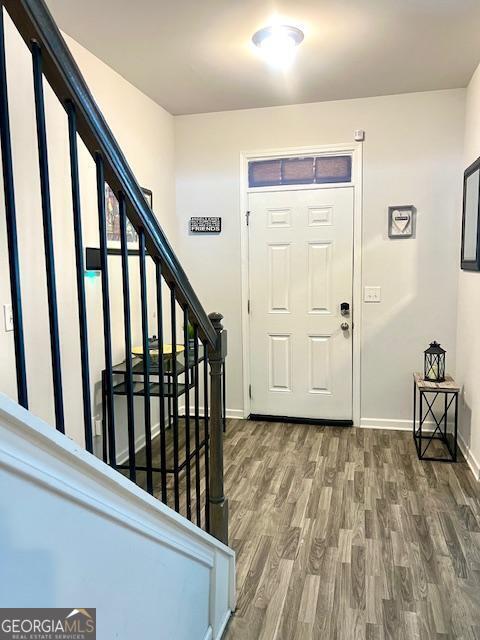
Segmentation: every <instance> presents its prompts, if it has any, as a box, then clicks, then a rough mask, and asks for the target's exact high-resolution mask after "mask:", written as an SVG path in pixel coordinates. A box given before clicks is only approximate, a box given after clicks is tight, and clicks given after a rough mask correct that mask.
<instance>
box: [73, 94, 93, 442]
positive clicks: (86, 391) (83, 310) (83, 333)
mask: <svg viewBox="0 0 480 640" xmlns="http://www.w3.org/2000/svg"><path fill="white" fill-rule="evenodd" d="M67 114H68V135H69V140H70V175H71V180H72V208H73V232H74V237H75V263H76V269H77V274H76V275H77V300H78V324H79V331H80V357H81V366H82V392H83V419H84V427H85V448H86V449H87V451H90V453H92V452H93V435H92V409H91V404H90V367H89V358H88V329H87V305H86V301H85V274H84V270H85V267H84V259H83V235H82V218H81V207H80V186H79V173H78V148H77V114H76V112H75V107H74V106H73V104H72V103H71V102H68V103H67Z"/></svg>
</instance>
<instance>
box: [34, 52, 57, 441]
mask: <svg viewBox="0 0 480 640" xmlns="http://www.w3.org/2000/svg"><path fill="white" fill-rule="evenodd" d="M32 59H33V84H34V91H35V116H36V124H37V142H38V164H39V170H40V190H41V196H42V216H43V240H44V246H45V267H46V276H47V294H48V318H49V324H50V349H51V358H52V374H53V396H54V404H55V423H56V427H57V429H58V431H61V432H62V433H64V432H65V419H64V413H63V387H62V367H61V361H60V339H59V331H58V308H57V285H56V278H55V258H54V250H53V229H52V210H51V202H50V178H49V171H48V151H47V132H46V128H45V101H44V95H43V74H42V51H41V49H40V47H39V45H38V44H37V43H36V42H32Z"/></svg>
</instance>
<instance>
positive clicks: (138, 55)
mask: <svg viewBox="0 0 480 640" xmlns="http://www.w3.org/2000/svg"><path fill="white" fill-rule="evenodd" d="M47 2H48V4H49V6H50V8H51V10H52V12H53V14H54V16H55V18H56V20H57V22H58V24H59V25H60V27H61V28H62V29H63V30H64V31H66V32H67V33H68V34H69V35H71V36H72V37H73V38H75V39H76V40H77V41H78V42H80V43H81V44H83V45H84V46H85V47H86V48H87V49H89V50H90V51H92V52H93V53H94V54H96V55H97V56H98V57H99V58H101V59H102V60H104V61H105V62H106V63H107V64H109V65H110V66H111V67H113V68H114V69H115V70H116V71H118V72H119V73H120V74H121V75H122V76H124V77H125V78H127V79H128V80H129V81H130V82H132V84H134V85H135V86H137V87H138V88H139V89H141V90H142V91H143V92H144V93H146V94H147V95H149V96H150V97H151V98H153V99H154V100H155V101H156V102H158V103H159V104H161V105H162V106H163V107H165V108H166V109H167V110H168V111H170V112H171V113H173V114H185V113H200V112H206V111H223V110H226V109H245V108H251V107H265V106H272V105H281V104H294V103H302V102H316V101H322V100H336V99H343V98H357V97H365V96H375V95H386V94H392V93H404V92H409V91H427V90H431V89H446V88H454V87H464V86H466V85H467V84H468V81H469V79H470V77H471V75H472V73H473V71H474V69H475V67H476V66H477V64H478V62H479V60H480V0H135V1H132V0H47ZM275 14H276V15H277V16H280V18H281V19H282V21H284V22H286V23H288V24H293V25H296V26H300V27H302V28H303V29H304V31H305V40H304V42H303V43H302V45H301V46H300V47H299V49H298V52H297V57H296V60H295V63H294V65H293V66H292V68H291V69H290V71H289V72H288V73H282V72H279V71H274V70H272V69H271V68H269V67H268V66H267V65H266V64H265V61H264V60H263V59H262V58H261V57H260V56H259V55H258V52H257V51H256V50H255V48H254V47H253V45H251V42H250V39H251V36H252V34H253V33H254V32H255V31H256V30H257V29H259V28H261V27H263V26H265V25H267V24H269V22H270V20H271V17H272V16H273V15H275Z"/></svg>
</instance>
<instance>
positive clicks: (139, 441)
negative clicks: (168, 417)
mask: <svg viewBox="0 0 480 640" xmlns="http://www.w3.org/2000/svg"><path fill="white" fill-rule="evenodd" d="M159 433H160V423H159V422H157V424H154V425H152V438H156V437H157V436H158V434H159ZM145 443H146V439H145V434H144V433H142V434H140V435H139V436H137V437H136V438H135V453H138V451H140V450H141V449H143V448H144V447H145ZM127 460H128V446H126V447H125V448H124V449H122V450H121V451H118V452H117V464H124V463H125V462H127Z"/></svg>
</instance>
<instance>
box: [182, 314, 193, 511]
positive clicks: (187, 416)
mask: <svg viewBox="0 0 480 640" xmlns="http://www.w3.org/2000/svg"><path fill="white" fill-rule="evenodd" d="M183 343H184V348H185V351H184V352H183V356H184V362H185V373H184V378H185V379H184V382H185V460H186V469H185V480H186V492H187V495H186V502H187V518H188V519H189V520H191V519H192V498H191V485H192V478H191V460H190V369H189V367H190V353H189V345H188V308H187V307H186V306H185V308H184V310H183Z"/></svg>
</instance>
